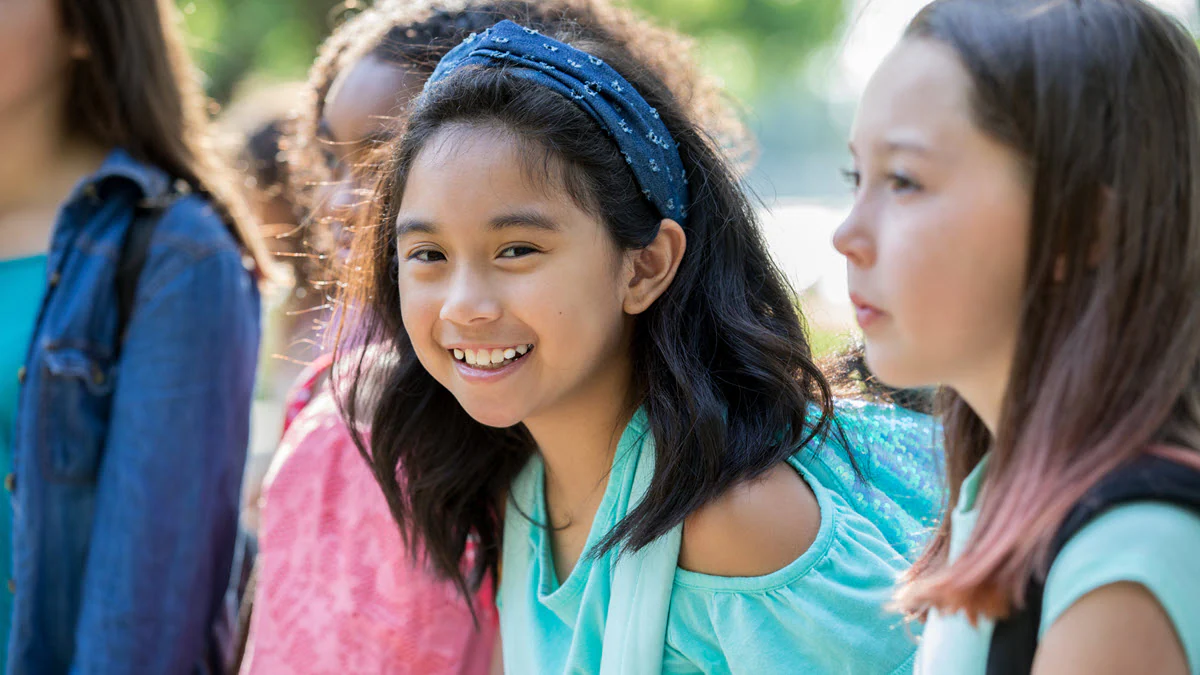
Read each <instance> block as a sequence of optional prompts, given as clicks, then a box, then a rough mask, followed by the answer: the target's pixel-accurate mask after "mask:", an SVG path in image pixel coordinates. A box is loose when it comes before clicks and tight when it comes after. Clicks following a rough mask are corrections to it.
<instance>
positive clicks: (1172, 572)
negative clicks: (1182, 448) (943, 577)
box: [916, 457, 1200, 675]
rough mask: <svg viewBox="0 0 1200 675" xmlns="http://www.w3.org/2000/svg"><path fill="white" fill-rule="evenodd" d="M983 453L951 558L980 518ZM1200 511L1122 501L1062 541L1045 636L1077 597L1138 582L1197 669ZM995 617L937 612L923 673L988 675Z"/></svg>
mask: <svg viewBox="0 0 1200 675" xmlns="http://www.w3.org/2000/svg"><path fill="white" fill-rule="evenodd" d="M987 462H988V458H986V457H985V458H984V460H983V461H982V462H980V463H979V466H977V467H976V468H975V470H974V471H972V472H971V475H970V476H968V477H967V479H966V480H965V481H963V485H962V492H961V493H960V494H961V498H960V500H959V504H958V508H957V509H955V511H954V513H952V514H951V516H950V559H951V560H954V559H955V558H957V557H958V556H959V555H960V554H961V553H962V551H963V547H964V546H965V545H966V543H967V540H968V539H969V538H970V536H971V530H972V529H974V527H975V521H976V519H977V518H978V516H979V512H978V509H977V508H976V500H977V499H978V496H979V490H980V488H981V484H982V482H983V478H984V474H985V472H986V470H987ZM1198 564H1200V515H1197V514H1195V513H1193V512H1192V511H1191V510H1189V509H1185V508H1182V507H1177V506H1172V505H1169V504H1161V503H1155V502H1143V503H1134V504H1127V505H1124V506H1118V507H1116V508H1113V509H1112V510H1110V511H1108V512H1106V513H1104V514H1103V515H1101V516H1099V517H1097V518H1096V519H1095V520H1093V521H1092V522H1090V523H1088V524H1087V525H1086V526H1085V527H1084V528H1083V529H1082V530H1080V531H1079V532H1078V533H1077V534H1076V535H1075V536H1074V537H1072V538H1071V540H1070V541H1069V542H1067V545H1066V546H1064V547H1063V549H1062V551H1061V552H1060V553H1059V554H1058V557H1057V558H1055V560H1054V565H1053V566H1051V568H1050V574H1049V576H1048V577H1047V579H1046V590H1045V593H1044V595H1043V596H1042V623H1041V628H1040V634H1041V635H1045V633H1046V631H1047V630H1048V629H1049V628H1050V626H1051V625H1053V624H1054V621H1055V620H1056V619H1058V617H1059V616H1060V615H1061V614H1062V613H1063V612H1064V611H1066V609H1067V608H1068V607H1070V606H1071V605H1073V604H1074V603H1075V602H1076V601H1077V600H1079V599H1080V598H1082V597H1083V596H1084V595H1087V594H1088V593H1090V592H1091V591H1094V590H1096V589H1098V588H1101V587H1103V586H1107V585H1109V584H1114V583H1117V582H1133V583H1138V584H1141V585H1143V586H1145V587H1146V589H1147V590H1149V591H1150V593H1152V594H1153V595H1154V597H1155V598H1157V599H1158V602H1159V603H1160V604H1161V605H1162V606H1163V609H1165V610H1166V613H1167V616H1168V617H1170V619H1171V622H1172V623H1173V624H1174V625H1175V631H1176V633H1177V634H1178V635H1179V637H1180V640H1181V642H1182V643H1183V646H1184V651H1185V652H1186V653H1187V658H1188V663H1189V667H1190V670H1191V673H1192V674H1193V675H1200V573H1198V569H1200V568H1198V567H1197V565H1198ZM993 627H994V624H993V623H992V622H991V621H987V620H981V621H980V622H979V624H978V625H977V626H971V624H970V622H968V621H967V619H966V617H965V616H964V615H962V614H954V615H950V616H943V615H941V614H939V613H938V612H936V611H935V612H932V613H931V614H930V617H929V621H928V622H927V624H926V626H925V633H924V637H923V638H922V643H921V648H920V650H919V652H918V656H917V671H916V672H917V673H918V675H941V674H942V673H954V674H955V675H985V673H986V671H987V658H988V647H989V646H990V644H991V639H992V629H993Z"/></svg>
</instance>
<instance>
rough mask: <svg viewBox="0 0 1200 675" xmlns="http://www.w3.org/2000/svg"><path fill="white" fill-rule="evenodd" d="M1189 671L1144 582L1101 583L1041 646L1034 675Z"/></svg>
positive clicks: (1166, 674)
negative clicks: (1143, 584)
mask: <svg viewBox="0 0 1200 675" xmlns="http://www.w3.org/2000/svg"><path fill="white" fill-rule="evenodd" d="M1126 673H1139V674H1140V673H1153V674H1154V675H1189V671H1188V663H1187V655H1186V654H1185V653H1184V650H1183V645H1182V643H1181V642H1180V641H1179V636H1178V635H1177V634H1176V632H1175V628H1174V626H1173V625H1172V623H1171V620H1170V618H1168V616H1167V613H1166V611H1165V610H1163V608H1162V605H1160V604H1159V603H1158V601H1157V600H1156V599H1155V598H1154V596H1153V595H1151V593H1150V592H1149V591H1148V590H1146V588H1145V587H1144V586H1142V585H1140V584H1134V583H1128V582H1122V583H1116V584H1110V585H1108V586H1103V587H1101V588H1098V589H1096V590H1094V591H1092V592H1091V593H1088V594H1087V595H1085V596H1083V597H1082V598H1080V599H1079V601H1078V602H1076V603H1075V604H1073V605H1071V607H1069V608H1068V609H1067V610H1066V611H1065V612H1063V613H1062V615H1061V616H1060V617H1058V619H1057V620H1056V621H1055V622H1054V624H1053V625H1052V626H1051V627H1050V629H1049V630H1048V631H1046V636H1045V638H1044V639H1043V640H1042V641H1041V644H1040V645H1039V646H1038V650H1037V655H1036V657H1035V659H1034V664H1033V675H1125V674H1126Z"/></svg>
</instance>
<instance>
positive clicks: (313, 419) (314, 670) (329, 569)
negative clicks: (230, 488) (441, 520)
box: [242, 364, 497, 675]
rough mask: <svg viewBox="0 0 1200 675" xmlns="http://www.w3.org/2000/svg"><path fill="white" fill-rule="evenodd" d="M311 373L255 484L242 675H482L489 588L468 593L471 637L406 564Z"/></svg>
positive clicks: (452, 595) (429, 583)
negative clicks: (254, 542) (258, 509)
mask: <svg viewBox="0 0 1200 675" xmlns="http://www.w3.org/2000/svg"><path fill="white" fill-rule="evenodd" d="M314 365H316V364H314ZM322 365H324V364H322ZM319 374H320V373H319V370H318V371H317V372H315V373H314V372H312V371H311V370H310V372H308V373H306V375H302V376H301V379H300V385H299V386H298V387H297V389H296V390H295V391H294V392H293V396H290V397H289V398H290V399H292V400H291V401H289V406H288V410H289V418H292V419H289V424H288V428H287V430H286V431H285V433H284V437H283V441H282V443H281V444H280V447H279V450H278V452H277V454H276V456H275V459H274V462H273V464H272V466H271V470H270V472H268V474H267V479H266V484H265V486H264V488H263V497H262V499H263V503H262V524H261V529H260V532H259V546H260V552H259V558H258V565H259V567H258V579H257V588H256V590H255V596H254V612H253V615H252V618H251V626H250V644H249V648H248V652H247V656H246V663H245V665H244V666H243V668H242V673H243V675H247V674H248V675H277V674H288V675H317V674H318V673H320V674H324V673H329V674H330V675H333V674H337V675H367V674H374V673H380V674H382V673H388V674H391V673H414V674H416V673H420V674H422V675H436V674H438V673H454V674H456V675H458V674H462V675H467V674H475V673H478V674H480V675H482V674H484V673H487V672H488V668H489V666H490V663H491V657H492V651H493V649H494V645H495V639H496V631H497V616H496V608H495V604H494V598H493V589H492V586H491V584H490V583H488V584H486V585H485V587H484V588H483V589H481V590H480V592H479V593H478V594H477V598H476V606H477V608H478V613H479V620H480V629H479V630H477V629H476V628H475V624H474V622H473V620H472V618H471V612H470V611H469V609H468V608H467V604H466V602H465V601H464V600H463V599H462V598H461V597H459V595H458V592H457V591H456V590H455V588H454V586H453V585H452V584H450V583H448V582H445V581H441V580H438V579H435V578H434V577H433V576H432V575H431V574H430V573H428V572H426V571H425V570H424V569H422V568H421V567H419V566H416V565H414V563H413V562H412V559H411V556H410V555H409V553H408V551H407V550H406V549H405V547H404V545H403V543H402V542H401V539H400V534H399V531H398V530H397V528H396V524H395V523H394V522H393V520H392V517H391V514H390V513H389V511H388V508H387V504H386V502H385V501H384V498H383V495H382V493H381V492H380V491H379V487H378V486H377V485H376V483H375V479H374V478H373V477H372V475H371V472H370V469H369V468H368V467H367V464H366V462H365V461H364V460H363V458H362V457H361V456H360V455H359V453H358V449H357V448H356V447H355V446H354V443H353V441H352V440H351V439H350V434H349V432H348V430H347V428H346V425H345V423H344V422H343V421H342V419H341V417H340V416H339V414H338V411H337V407H336V403H335V401H334V399H333V396H332V395H331V394H330V392H329V390H328V388H327V387H326V388H324V389H323V390H322V391H321V392H320V393H318V394H317V395H316V396H312V395H311V392H312V391H313V389H314V384H313V383H314V382H315V381H316V380H317V379H318V377H319ZM305 391H307V392H308V394H307V395H305V394H304V393H303V392H305ZM306 398H311V401H309V402H308V403H307V405H303V403H304V401H302V400H300V399H306ZM295 404H299V405H295ZM301 405H302V406H303V407H302V409H299V410H298V411H297V409H298V408H299V407H300V406H301Z"/></svg>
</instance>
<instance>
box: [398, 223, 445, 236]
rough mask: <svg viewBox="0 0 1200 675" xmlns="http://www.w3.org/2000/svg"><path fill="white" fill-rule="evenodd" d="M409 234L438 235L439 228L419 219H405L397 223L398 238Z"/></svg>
mask: <svg viewBox="0 0 1200 675" xmlns="http://www.w3.org/2000/svg"><path fill="white" fill-rule="evenodd" d="M409 234H430V235H432V234H437V227H435V226H434V225H433V223H430V222H428V221H425V220H420V219H419V218H404V219H401V220H397V221H396V238H397V239H399V238H401V237H403V236H405V235H409Z"/></svg>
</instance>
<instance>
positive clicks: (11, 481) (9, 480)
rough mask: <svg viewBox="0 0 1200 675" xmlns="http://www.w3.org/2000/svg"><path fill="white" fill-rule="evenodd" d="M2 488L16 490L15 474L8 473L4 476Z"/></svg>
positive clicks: (10, 490)
mask: <svg viewBox="0 0 1200 675" xmlns="http://www.w3.org/2000/svg"><path fill="white" fill-rule="evenodd" d="M4 489H5V490H8V491H9V492H16V491H17V474H15V473H10V474H8V475H7V476H5V477H4Z"/></svg>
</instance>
